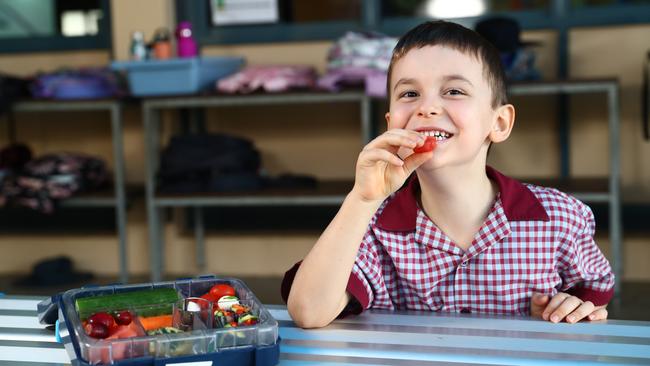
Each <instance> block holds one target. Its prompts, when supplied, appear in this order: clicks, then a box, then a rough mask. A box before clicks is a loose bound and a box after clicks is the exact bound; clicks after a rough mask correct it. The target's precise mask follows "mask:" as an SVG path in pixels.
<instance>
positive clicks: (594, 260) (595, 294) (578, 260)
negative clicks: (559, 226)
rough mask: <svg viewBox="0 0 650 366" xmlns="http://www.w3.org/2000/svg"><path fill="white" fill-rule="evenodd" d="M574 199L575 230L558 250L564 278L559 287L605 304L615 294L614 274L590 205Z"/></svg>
mask: <svg viewBox="0 0 650 366" xmlns="http://www.w3.org/2000/svg"><path fill="white" fill-rule="evenodd" d="M572 201H574V202H573V207H575V209H576V211H577V212H576V215H575V216H576V217H575V219H576V225H575V230H574V232H573V235H570V236H569V239H568V240H565V241H564V243H563V244H562V245H561V246H560V248H559V251H558V255H559V258H558V262H559V265H560V276H561V277H562V279H563V285H562V288H561V289H560V290H561V291H564V292H567V293H569V294H571V295H574V296H577V297H579V298H580V299H581V300H583V301H591V302H592V303H593V304H594V305H596V306H600V305H606V304H607V303H608V302H609V301H610V300H611V298H612V296H613V294H614V274H613V273H612V268H611V266H610V265H609V262H608V261H607V259H606V258H605V256H604V255H603V253H602V252H601V251H600V249H599V248H598V245H596V242H595V241H594V232H595V229H596V224H595V221H594V215H593V213H592V212H591V209H589V207H588V206H587V205H585V204H583V203H582V202H580V201H578V200H576V199H573V198H572Z"/></svg>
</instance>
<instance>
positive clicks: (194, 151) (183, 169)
mask: <svg viewBox="0 0 650 366" xmlns="http://www.w3.org/2000/svg"><path fill="white" fill-rule="evenodd" d="M260 165H261V159H260V153H259V152H258V151H257V149H255V146H254V145H253V143H252V142H251V141H250V140H248V139H245V138H242V137H237V136H232V135H227V134H190V135H179V136H174V137H172V139H171V141H170V143H169V145H167V146H166V147H165V149H163V151H162V154H161V159H160V171H159V176H158V178H159V186H160V190H161V191H162V192H167V193H191V192H232V191H244V190H257V189H260V188H262V187H263V185H264V182H263V179H262V178H261V176H260V175H259V170H260Z"/></svg>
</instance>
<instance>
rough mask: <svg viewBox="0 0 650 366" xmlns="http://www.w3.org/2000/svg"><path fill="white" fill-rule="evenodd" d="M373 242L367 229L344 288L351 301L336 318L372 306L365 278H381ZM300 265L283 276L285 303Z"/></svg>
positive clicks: (369, 230)
mask: <svg viewBox="0 0 650 366" xmlns="http://www.w3.org/2000/svg"><path fill="white" fill-rule="evenodd" d="M375 240H376V239H375V237H374V234H373V232H372V230H371V229H368V231H367V232H366V234H365V236H364V238H363V240H362V242H361V245H360V247H359V251H358V252H357V258H356V260H355V262H354V266H353V267H352V271H351V273H350V277H349V279H348V284H347V286H346V291H347V292H348V293H349V294H350V296H351V297H352V299H351V301H350V302H349V303H348V305H347V306H346V307H345V308H344V309H343V311H342V312H341V314H339V316H338V318H342V317H345V316H347V315H350V314H355V315H356V314H360V313H361V312H363V311H364V310H366V309H368V308H370V307H371V306H372V303H373V300H374V293H373V290H372V287H371V285H370V281H369V280H368V278H367V276H368V274H370V275H371V276H373V277H375V278H381V273H379V269H380V268H381V267H380V266H379V261H378V258H377V255H376V250H375V247H374V246H375ZM301 263H302V261H300V262H298V263H296V264H295V265H294V266H293V267H292V268H291V269H289V270H288V271H287V272H286V273H285V274H284V278H283V279H282V285H281V289H280V293H281V295H282V299H283V300H284V302H285V303H286V302H287V300H288V299H289V292H290V291H291V285H292V284H293V280H294V278H295V276H296V272H298V268H300V265H301Z"/></svg>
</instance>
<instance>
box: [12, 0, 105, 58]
mask: <svg viewBox="0 0 650 366" xmlns="http://www.w3.org/2000/svg"><path fill="white" fill-rule="evenodd" d="M100 7H101V10H102V18H101V19H100V21H99V29H98V32H97V34H96V35H94V36H79V37H64V36H63V35H61V34H57V35H53V36H45V37H15V38H0V53H2V54H7V53H32V52H52V51H74V50H109V51H110V50H111V49H112V37H111V6H110V0H100Z"/></svg>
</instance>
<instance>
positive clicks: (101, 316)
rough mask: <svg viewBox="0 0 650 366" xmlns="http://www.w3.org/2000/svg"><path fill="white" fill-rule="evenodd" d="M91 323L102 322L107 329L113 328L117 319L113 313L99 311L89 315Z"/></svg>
mask: <svg viewBox="0 0 650 366" xmlns="http://www.w3.org/2000/svg"><path fill="white" fill-rule="evenodd" d="M88 323H89V324H102V325H103V326H105V327H106V330H108V329H111V328H112V327H113V325H115V320H114V319H113V316H111V314H109V313H106V312H103V311H102V312H99V313H95V314H93V315H91V316H90V317H88Z"/></svg>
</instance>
